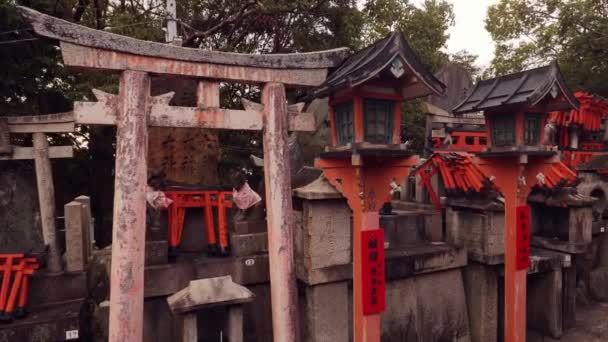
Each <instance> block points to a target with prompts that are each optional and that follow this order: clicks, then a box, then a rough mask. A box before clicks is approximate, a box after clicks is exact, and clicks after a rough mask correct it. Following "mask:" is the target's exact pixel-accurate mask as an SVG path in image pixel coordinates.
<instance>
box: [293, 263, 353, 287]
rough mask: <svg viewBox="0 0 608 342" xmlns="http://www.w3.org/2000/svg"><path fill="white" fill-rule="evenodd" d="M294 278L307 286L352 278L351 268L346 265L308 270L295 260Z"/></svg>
mask: <svg viewBox="0 0 608 342" xmlns="http://www.w3.org/2000/svg"><path fill="white" fill-rule="evenodd" d="M296 277H297V278H298V280H300V281H302V282H304V283H305V284H307V285H318V284H325V283H332V282H336V281H343V280H350V279H352V278H353V266H352V264H347V265H337V266H330V267H325V268H319V269H314V270H309V269H307V268H306V266H304V263H303V262H301V260H297V259H296Z"/></svg>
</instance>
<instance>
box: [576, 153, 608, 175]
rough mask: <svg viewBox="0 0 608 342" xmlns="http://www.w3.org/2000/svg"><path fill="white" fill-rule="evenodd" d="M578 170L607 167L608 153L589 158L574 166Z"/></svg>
mask: <svg viewBox="0 0 608 342" xmlns="http://www.w3.org/2000/svg"><path fill="white" fill-rule="evenodd" d="M576 169H577V170H579V171H597V170H605V169H608V154H600V155H597V156H595V157H593V158H591V159H590V160H589V161H588V162H586V163H583V164H580V165H579V166H577V167H576Z"/></svg>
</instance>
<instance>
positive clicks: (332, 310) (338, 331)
mask: <svg viewBox="0 0 608 342" xmlns="http://www.w3.org/2000/svg"><path fill="white" fill-rule="evenodd" d="M348 297H349V292H348V282H345V281H342V282H336V283H328V284H320V285H315V286H306V322H307V325H306V328H305V329H306V333H305V334H304V336H305V337H306V338H305V339H304V341H305V342H308V341H310V342H315V341H332V342H347V341H348V334H349V330H350V329H349V324H348V323H349V319H348V302H349V298H348Z"/></svg>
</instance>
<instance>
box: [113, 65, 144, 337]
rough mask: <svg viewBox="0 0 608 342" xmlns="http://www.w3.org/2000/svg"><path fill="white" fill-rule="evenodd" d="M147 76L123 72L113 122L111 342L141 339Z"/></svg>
mask: <svg viewBox="0 0 608 342" xmlns="http://www.w3.org/2000/svg"><path fill="white" fill-rule="evenodd" d="M149 95H150V78H149V77H148V74H147V73H145V72H140V71H129V70H127V71H124V72H123V73H122V75H121V78H120V93H119V100H118V111H117V118H116V126H117V130H116V169H115V179H114V218H113V220H112V221H113V224H112V267H111V278H110V279H112V281H111V282H110V283H111V285H110V335H109V340H110V341H113V342H118V341H124V342H131V341H142V335H143V310H144V293H143V292H144V270H143V267H144V250H145V243H146V241H145V236H146V179H147V160H146V158H147V155H148V129H147V118H146V110H147V102H148V97H149Z"/></svg>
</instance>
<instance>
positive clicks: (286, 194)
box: [262, 83, 298, 341]
mask: <svg viewBox="0 0 608 342" xmlns="http://www.w3.org/2000/svg"><path fill="white" fill-rule="evenodd" d="M262 104H263V105H264V180H265V184H266V202H267V206H266V210H267V215H266V220H267V221H268V223H267V224H268V258H269V260H270V284H271V292H270V295H271V300H272V333H273V335H274V340H275V341H297V340H298V339H297V336H298V316H297V310H298V297H297V284H296V275H295V266H294V260H293V228H294V226H293V219H292V218H293V214H292V204H291V180H290V176H289V175H290V172H289V148H288V146H287V129H288V127H289V123H288V121H287V117H288V113H287V100H286V98H285V86H284V85H283V84H281V83H266V84H265V85H264V88H263V89H262Z"/></svg>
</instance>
